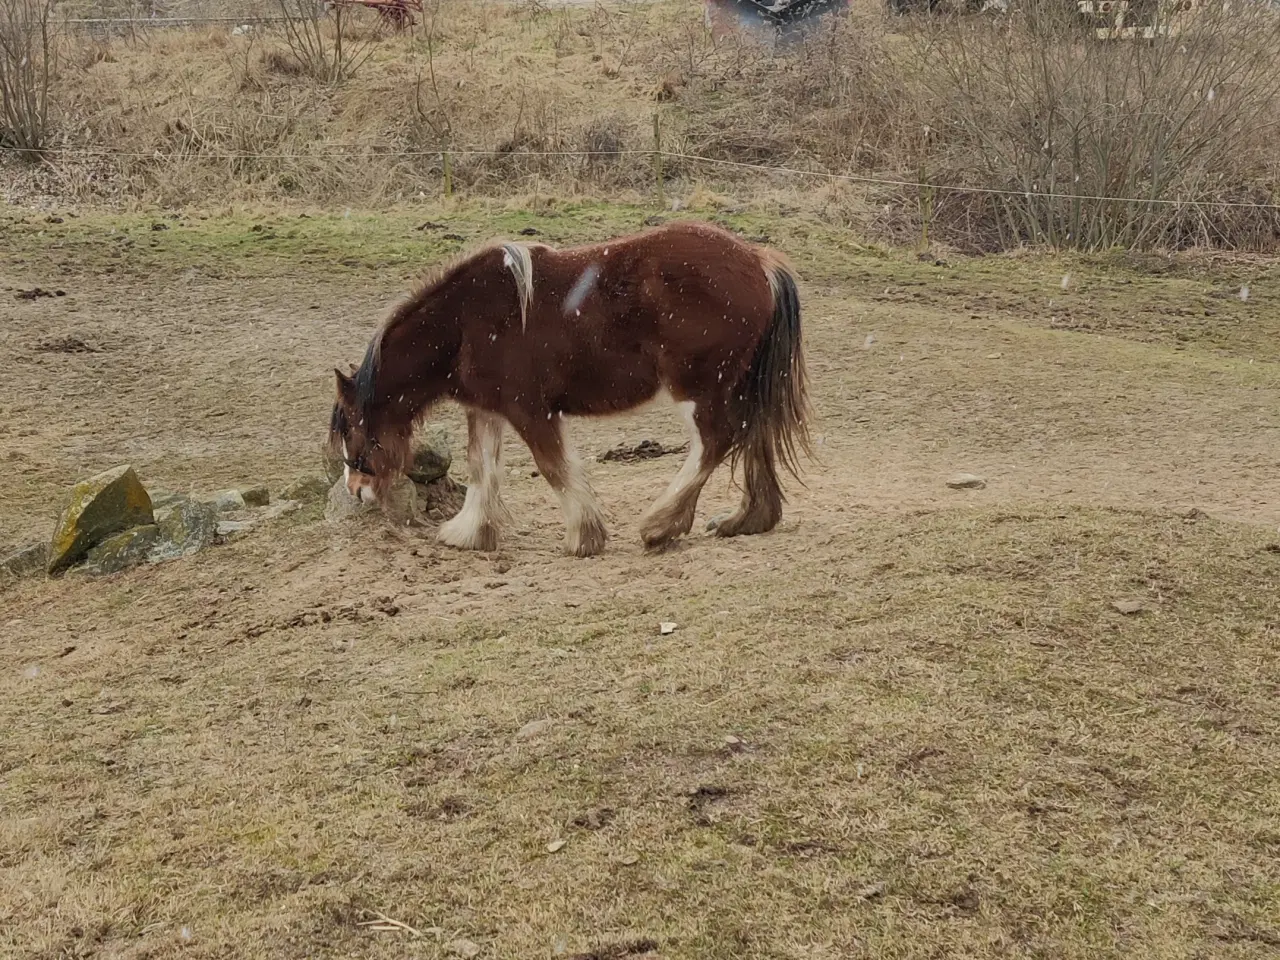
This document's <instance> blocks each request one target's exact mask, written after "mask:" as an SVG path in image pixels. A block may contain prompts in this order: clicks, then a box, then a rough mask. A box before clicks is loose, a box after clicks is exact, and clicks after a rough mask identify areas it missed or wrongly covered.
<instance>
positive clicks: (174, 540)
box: [147, 500, 218, 563]
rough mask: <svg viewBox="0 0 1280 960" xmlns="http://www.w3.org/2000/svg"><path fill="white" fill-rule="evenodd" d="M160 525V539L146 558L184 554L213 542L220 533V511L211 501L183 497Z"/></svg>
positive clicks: (180, 555) (167, 557) (154, 558)
mask: <svg viewBox="0 0 1280 960" xmlns="http://www.w3.org/2000/svg"><path fill="white" fill-rule="evenodd" d="M158 526H159V528H160V537H159V540H158V542H157V543H156V545H155V548H154V549H153V550H152V551H151V555H150V556H149V557H148V558H147V559H148V560H149V561H150V562H152V563H159V562H160V561H162V560H173V559H175V558H176V557H185V556H187V555H188V554H192V553H195V552H196V551H197V550H201V549H203V548H204V547H207V546H209V544H211V543H213V541H214V539H215V538H216V537H217V534H218V510H217V508H216V507H214V506H213V504H211V503H201V502H200V501H199V500H183V501H181V502H180V503H177V504H175V505H174V506H173V507H172V508H170V510H169V512H168V514H167V515H166V516H165V517H164V519H162V520H161V521H160V523H159V524H158Z"/></svg>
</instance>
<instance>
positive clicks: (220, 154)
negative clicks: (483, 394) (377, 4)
mask: <svg viewBox="0 0 1280 960" xmlns="http://www.w3.org/2000/svg"><path fill="white" fill-rule="evenodd" d="M0 153H8V154H11V155H20V154H27V155H29V154H30V153H31V151H23V150H21V149H18V148H15V147H11V146H4V145H0ZM464 157H466V158H491V159H501V160H503V161H505V162H518V161H520V160H530V161H533V160H540V159H541V160H545V159H553V158H560V159H570V158H579V159H593V158H595V159H618V158H622V157H633V158H642V159H646V160H648V161H650V162H651V163H653V165H654V167H655V169H656V170H658V171H659V172H658V173H657V174H656V177H657V179H658V181H659V183H658V186H659V189H660V188H661V181H662V179H663V177H662V173H661V172H660V171H661V170H662V169H663V168H664V167H665V168H666V169H670V166H669V164H668V161H678V162H681V163H687V164H691V165H702V166H707V167H718V168H730V169H735V170H742V171H749V172H753V173H757V174H763V175H767V176H785V177H789V178H796V179H809V180H819V181H828V182H838V183H851V184H858V185H862V186H867V187H878V188H884V189H893V190H897V191H910V192H917V193H937V194H946V193H952V194H967V195H978V196H990V197H1008V198H1018V199H1024V200H1026V199H1032V198H1036V199H1041V200H1062V201H1069V202H1070V201H1082V202H1090V203H1113V204H1121V205H1130V204H1132V205H1139V206H1147V207H1152V206H1159V207H1178V208H1198V209H1204V210H1213V209H1240V210H1255V211H1280V203H1275V202H1261V201H1259V202H1254V201H1244V200H1220V199H1212V198H1206V199H1201V198H1195V197H1126V196H1108V195H1105V194H1090V193H1073V192H1060V191H1057V190H1040V189H1036V188H1032V189H1028V190H1011V189H1002V188H998V187H981V186H971V185H967V184H955V183H941V182H933V181H926V180H908V179H898V178H893V177H883V176H873V175H868V174H855V173H840V172H834V171H828V170H812V169H804V168H802V167H791V166H786V165H780V164H765V163H750V162H747V161H742V160H730V159H725V158H721V157H708V156H704V155H701V154H695V153H684V152H680V151H673V150H666V149H661V148H650V149H619V150H511V151H505V150H493V149H476V148H458V147H452V146H450V147H432V148H426V149H419V150H406V149H403V148H400V147H397V146H394V145H389V144H388V145H376V144H375V145H371V144H368V143H358V144H357V143H326V144H325V148H324V149H323V150H317V151H314V152H311V151H309V152H305V153H283V152H281V153H266V152H241V151H216V150H192V151H168V152H166V151H151V152H141V151H138V152H132V151H120V150H107V149H97V148H88V147H86V148H80V147H51V148H48V149H46V150H43V151H41V159H42V160H44V162H46V163H52V162H54V160H55V159H56V158H62V159H76V158H78V159H80V160H95V159H96V160H112V159H119V160H146V161H154V162H160V163H173V164H177V163H224V162H232V161H262V162H272V161H274V162H280V163H284V162H308V161H309V162H323V161H332V160H366V159H379V160H426V159H430V160H433V161H436V162H438V163H439V164H440V165H441V167H442V170H444V171H447V170H448V169H449V167H450V165H451V160H452V159H454V158H464ZM444 176H445V177H447V176H448V174H447V173H445V174H444ZM446 190H447V188H446ZM447 192H448V191H447Z"/></svg>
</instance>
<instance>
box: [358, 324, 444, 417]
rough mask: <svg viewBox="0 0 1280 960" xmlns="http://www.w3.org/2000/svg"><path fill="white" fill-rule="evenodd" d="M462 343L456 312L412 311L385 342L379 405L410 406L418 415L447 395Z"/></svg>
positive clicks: (396, 326)
mask: <svg viewBox="0 0 1280 960" xmlns="http://www.w3.org/2000/svg"><path fill="white" fill-rule="evenodd" d="M459 342H460V330H459V321H458V319H457V318H456V315H454V314H453V311H449V310H440V309H435V310H428V309H427V308H426V307H425V306H421V307H418V308H417V309H414V310H411V311H410V312H409V313H407V314H406V315H405V316H404V317H402V318H401V319H400V320H399V322H398V323H396V324H395V326H393V327H392V328H391V329H389V330H388V331H387V333H386V335H385V337H384V339H383V342H382V351H381V352H382V358H381V366H382V370H381V371H380V375H379V377H378V390H377V393H378V401H379V402H380V403H384V404H388V405H391V406H396V407H405V406H407V407H408V408H409V409H410V410H411V411H412V413H413V414H415V415H416V414H417V413H418V412H419V411H421V409H422V408H423V407H426V406H427V405H429V404H431V403H433V402H435V401H436V400H438V399H440V398H441V397H442V396H444V395H445V393H446V392H447V391H448V386H449V378H450V376H451V375H452V374H453V370H454V367H455V365H456V363H457V356H458V344H459Z"/></svg>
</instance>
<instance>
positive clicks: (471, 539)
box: [436, 410, 511, 550]
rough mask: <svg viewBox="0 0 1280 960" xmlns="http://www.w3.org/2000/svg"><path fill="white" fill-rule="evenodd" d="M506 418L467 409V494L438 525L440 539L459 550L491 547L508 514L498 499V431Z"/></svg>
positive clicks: (499, 460) (500, 437) (499, 480)
mask: <svg viewBox="0 0 1280 960" xmlns="http://www.w3.org/2000/svg"><path fill="white" fill-rule="evenodd" d="M505 426H506V421H504V420H503V419H502V417H499V416H497V415H496V414H492V413H486V412H485V411H483V410H468V411H467V470H468V473H469V475H470V476H469V480H470V482H469V483H468V484H467V498H466V500H464V501H463V503H462V509H461V510H459V511H458V513H457V514H456V515H455V516H454V517H453V519H452V520H449V521H447V522H446V523H443V524H441V525H440V530H439V532H438V533H437V534H436V536H437V538H438V539H439V540H440V542H441V543H444V544H447V545H448V546H451V547H459V548H461V549H463V550H495V549H497V547H498V530H499V528H500V527H501V526H502V525H503V524H504V523H509V522H510V520H511V514H510V513H509V512H508V511H507V508H506V505H505V504H504V503H503V502H502V493H501V484H502V431H503V428H504V427H505Z"/></svg>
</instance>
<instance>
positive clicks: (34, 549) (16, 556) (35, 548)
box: [0, 543, 49, 578]
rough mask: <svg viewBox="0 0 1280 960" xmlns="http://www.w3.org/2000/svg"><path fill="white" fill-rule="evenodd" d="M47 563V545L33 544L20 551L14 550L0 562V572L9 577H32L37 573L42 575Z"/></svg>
mask: <svg viewBox="0 0 1280 960" xmlns="http://www.w3.org/2000/svg"><path fill="white" fill-rule="evenodd" d="M48 563H49V545H48V544H47V543H33V544H31V545H29V546H26V547H23V548H22V549H21V550H15V551H14V552H13V553H11V554H9V555H8V556H7V557H5V558H4V559H3V560H0V572H3V573H5V574H7V575H9V576H11V577H18V578H22V577H33V576H35V575H36V574H38V573H44V571H45V567H46V566H47V565H48Z"/></svg>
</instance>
